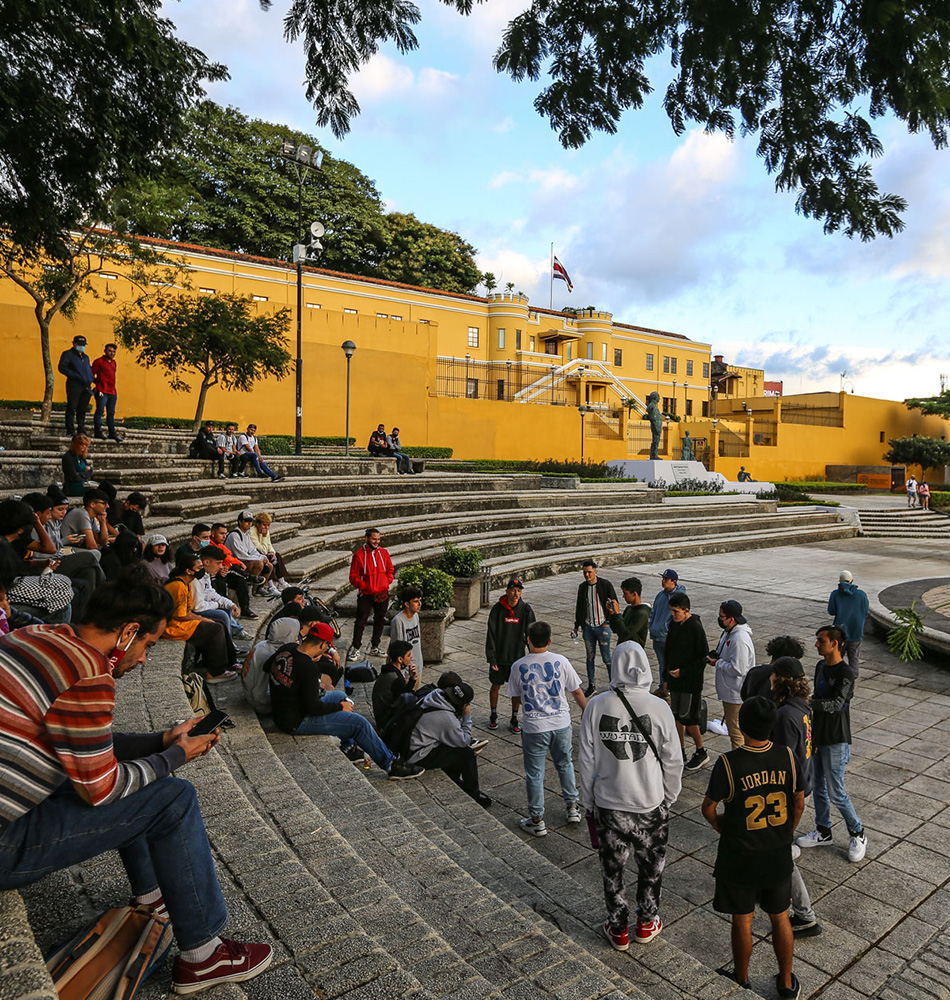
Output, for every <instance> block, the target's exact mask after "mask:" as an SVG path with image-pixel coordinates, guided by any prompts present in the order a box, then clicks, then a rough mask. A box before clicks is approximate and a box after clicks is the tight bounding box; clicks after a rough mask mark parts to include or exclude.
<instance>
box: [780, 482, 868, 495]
mask: <svg viewBox="0 0 950 1000" xmlns="http://www.w3.org/2000/svg"><path fill="white" fill-rule="evenodd" d="M776 485H777V484H776ZM782 485H783V486H787V487H788V488H789V489H792V490H800V491H801V492H802V493H867V492H868V488H867V486H865V485H864V483H826V482H825V481H824V480H801V481H794V482H785V483H783V484H782Z"/></svg>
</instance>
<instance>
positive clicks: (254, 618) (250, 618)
mask: <svg viewBox="0 0 950 1000" xmlns="http://www.w3.org/2000/svg"><path fill="white" fill-rule="evenodd" d="M241 617H242V618H246V619H247V620H248V621H252V622H253V621H257V618H258V616H257V615H255V614H254V612H253V611H251V609H250V608H248V609H247V610H246V611H242V612H241Z"/></svg>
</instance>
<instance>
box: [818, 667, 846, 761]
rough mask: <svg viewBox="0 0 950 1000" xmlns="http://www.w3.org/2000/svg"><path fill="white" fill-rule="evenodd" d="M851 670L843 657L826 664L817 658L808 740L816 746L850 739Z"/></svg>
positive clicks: (825, 745) (831, 744)
mask: <svg viewBox="0 0 950 1000" xmlns="http://www.w3.org/2000/svg"><path fill="white" fill-rule="evenodd" d="M853 694H854V672H853V671H852V670H851V668H850V667H849V666H848V662H847V660H842V661H841V662H840V663H836V664H835V665H834V666H833V667H830V666H828V664H827V663H825V661H824V660H819V661H818V664H817V665H816V667H815V687H814V689H813V694H812V698H811V711H812V743H813V744H814V745H815V746H816V747H829V746H834V744H836V743H850V742H851V697H852V695H853Z"/></svg>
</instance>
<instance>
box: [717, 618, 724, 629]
mask: <svg viewBox="0 0 950 1000" xmlns="http://www.w3.org/2000/svg"><path fill="white" fill-rule="evenodd" d="M716 621H718V622H719V627H720V628H722V629H724V628H725V627H726V623H725V621H724V620H723V617H722V615H720V616H719V617H718V618H717V619H716Z"/></svg>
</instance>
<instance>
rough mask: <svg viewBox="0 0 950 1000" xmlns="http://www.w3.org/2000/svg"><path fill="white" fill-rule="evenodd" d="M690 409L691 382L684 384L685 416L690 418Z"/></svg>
mask: <svg viewBox="0 0 950 1000" xmlns="http://www.w3.org/2000/svg"><path fill="white" fill-rule="evenodd" d="M688 409H689V382H684V383H683V416H684V417H686V416H689V414H688V413H687V412H686V411H687V410H688Z"/></svg>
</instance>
